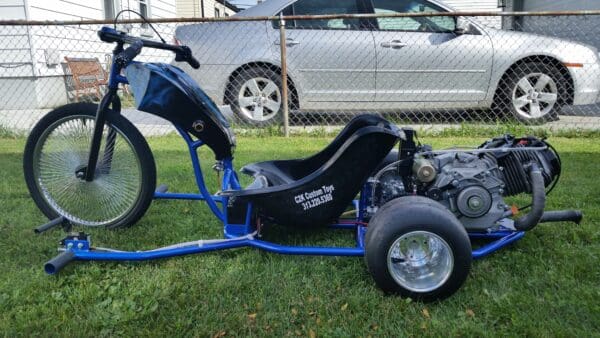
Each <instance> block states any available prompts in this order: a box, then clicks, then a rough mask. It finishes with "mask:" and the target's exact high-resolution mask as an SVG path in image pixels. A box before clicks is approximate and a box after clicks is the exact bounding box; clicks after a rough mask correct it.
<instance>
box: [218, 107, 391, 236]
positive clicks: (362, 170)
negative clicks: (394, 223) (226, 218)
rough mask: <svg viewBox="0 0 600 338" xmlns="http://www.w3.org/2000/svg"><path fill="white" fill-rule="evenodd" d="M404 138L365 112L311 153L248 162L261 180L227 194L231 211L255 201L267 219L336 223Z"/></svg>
mask: <svg viewBox="0 0 600 338" xmlns="http://www.w3.org/2000/svg"><path fill="white" fill-rule="evenodd" d="M398 138H399V130H398V128H397V127H396V126H394V125H392V124H391V123H389V122H388V121H387V120H385V119H383V118H381V117H378V116H374V115H361V116H357V117H355V118H354V119H352V120H351V121H350V122H349V123H348V125H347V126H346V127H345V128H344V129H343V130H342V131H341V132H340V134H339V135H338V136H337V137H336V138H335V139H334V140H333V141H332V142H331V143H330V144H329V145H328V146H327V147H326V148H325V149H323V150H322V151H321V152H319V153H317V154H315V155H313V156H311V157H308V158H305V159H293V160H280V161H267V162H260V163H254V164H250V165H247V166H245V167H244V168H242V172H244V173H246V174H249V175H252V176H254V177H255V179H256V180H255V182H254V183H253V184H252V185H251V186H249V187H248V188H247V189H244V190H238V191H225V192H223V193H222V194H223V195H226V196H229V197H231V199H230V203H229V208H231V209H230V210H228V214H231V215H234V214H240V215H243V214H245V212H244V211H243V210H239V209H240V208H242V209H244V210H245V205H246V204H247V203H248V202H251V203H252V204H253V206H254V207H255V210H256V211H257V212H258V213H259V214H260V215H261V217H264V218H269V219H272V220H273V221H274V222H276V223H278V224H282V225H295V226H316V225H321V224H325V223H328V222H330V221H333V220H335V219H336V218H337V217H338V216H339V215H340V214H341V213H342V212H343V211H344V209H345V208H346V207H347V206H348V205H349V204H350V202H351V201H352V199H354V197H355V196H356V195H357V193H358V192H359V190H360V188H361V186H362V185H363V184H364V182H365V180H366V179H367V178H368V176H369V174H371V172H372V171H373V170H374V169H375V168H376V167H377V166H378V165H379V163H380V162H381V160H382V159H383V158H385V156H386V155H387V154H388V153H389V152H390V150H391V149H392V147H393V146H394V144H396V142H397V141H398ZM236 209H238V210H236Z"/></svg>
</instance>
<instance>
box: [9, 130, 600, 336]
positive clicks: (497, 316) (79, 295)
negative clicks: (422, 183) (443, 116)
mask: <svg viewBox="0 0 600 338" xmlns="http://www.w3.org/2000/svg"><path fill="white" fill-rule="evenodd" d="M484 139H485V138H467V137H452V138H450V137H446V138H443V137H438V138H429V139H424V138H423V137H422V138H421V140H422V141H430V142H431V143H433V145H434V147H441V146H450V145H452V144H459V145H464V144H472V145H477V144H480V143H481V142H482V141H483V140H484ZM329 140H330V139H329V138H327V137H292V138H290V139H284V138H280V137H265V138H261V137H240V138H239V142H238V143H239V146H238V149H237V152H236V162H237V163H238V166H240V165H242V164H244V163H248V162H252V161H259V160H266V159H272V158H291V157H301V156H305V155H308V154H310V153H313V152H315V151H317V150H319V149H320V148H322V147H323V146H324V145H325V144H327V142H328V141H329ZM551 141H552V142H553V144H554V145H555V146H556V148H557V149H558V150H559V151H560V152H561V155H562V158H563V163H564V168H563V169H564V176H563V180H562V182H561V183H560V184H559V186H558V187H557V189H556V190H555V192H554V193H553V194H552V195H551V197H550V198H549V201H548V207H549V208H554V209H558V208H580V209H582V210H583V211H584V212H585V221H584V222H583V223H582V224H581V225H579V226H576V225H572V224H562V223H561V224H555V225H550V224H543V225H540V226H538V227H537V228H536V229H535V230H533V231H532V232H531V233H529V234H528V235H527V236H526V237H525V238H524V239H523V240H522V241H520V242H518V243H516V244H515V245H514V246H512V247H511V248H509V249H507V250H503V251H501V252H498V253H496V254H494V255H492V256H490V257H489V258H487V259H485V260H482V261H477V262H475V263H474V264H473V268H472V271H471V275H470V277H469V279H468V280H467V282H466V283H465V285H464V287H463V288H462V289H461V290H459V292H458V293H457V294H455V295H454V296H453V297H451V298H450V299H447V300H445V301H443V302H439V303H434V304H422V303H415V302H411V301H409V300H406V299H402V298H398V297H394V296H386V295H384V294H383V293H382V292H380V291H379V290H378V289H377V288H376V287H375V285H374V283H373V281H372V280H371V277H370V276H369V274H368V273H367V271H366V269H365V266H364V264H363V261H362V259H360V258H332V257H303V256H280V255H275V254H269V253H264V252H260V251H257V250H253V249H239V250H232V251H222V252H217V253H209V254H203V255H195V256H187V257H179V258H173V259H168V260H161V261H155V262H149V263H127V264H116V263H110V262H99V263H82V262H77V263H74V264H71V265H70V266H68V267H67V268H66V269H65V270H64V271H62V272H61V273H60V274H59V275H58V276H47V275H45V274H44V272H43V270H42V265H43V263H44V262H45V261H46V260H48V259H49V258H51V257H53V256H54V255H55V254H56V247H57V241H58V240H59V239H61V238H62V236H63V234H62V233H61V232H60V231H58V230H55V231H51V232H49V233H46V234H43V235H40V236H36V235H34V234H33V232H32V231H31V230H32V228H33V227H35V226H37V225H39V224H41V223H43V222H44V221H45V219H44V217H43V216H42V215H41V213H40V212H39V211H38V210H37V209H36V207H35V206H34V204H33V202H32V201H31V199H30V198H29V196H28V193H27V189H26V187H25V184H24V182H23V177H22V176H23V175H22V169H21V168H22V167H21V152H22V149H23V147H24V140H23V139H22V138H20V137H17V138H3V139H0V163H1V170H0V205H1V206H2V207H1V212H0V248H2V258H1V259H0V271H1V273H0V335H2V336H115V335H119V336H140V335H143V336H146V335H149V336H167V335H178V336H179V335H185V336H214V335H220V334H226V335H227V336H247V335H255V336H296V335H299V336H311V335H312V334H313V333H315V334H316V335H317V336H416V335H428V336H465V335H466V336H489V335H503V336H593V335H596V336H598V335H600V265H599V263H600V211H599V209H598V206H599V205H600V180H599V179H598V177H597V175H598V168H599V159H600V157H599V155H600V142H599V141H600V139H597V138H587V139H575V138H553V139H551ZM150 144H151V147H152V148H153V151H154V155H155V157H156V161H157V165H158V172H159V174H158V177H159V182H160V183H169V184H170V185H171V187H172V188H173V190H177V191H193V190H194V183H193V178H192V176H191V169H190V163H189V160H188V158H187V154H186V152H185V150H184V148H183V144H182V142H181V141H179V139H178V138H175V137H163V138H152V139H150ZM202 155H203V157H204V158H208V159H210V158H212V156H211V155H210V154H209V153H208V152H207V151H206V150H203V151H202ZM211 165H212V163H211V162H210V161H207V162H206V163H205V164H204V167H205V169H206V173H207V177H208V178H209V184H210V185H211V186H215V181H216V176H215V174H214V173H213V172H212V171H211V170H210V169H209V168H210V166H211ZM91 233H92V237H93V240H94V243H95V245H98V246H110V247H115V248H123V249H149V248H152V247H155V246H159V245H167V244H171V243H175V242H179V241H187V240H193V239H198V238H211V237H219V236H220V233H221V228H220V224H219V222H217V221H216V219H215V218H214V217H212V216H211V214H210V213H209V211H208V208H207V207H206V206H204V205H202V204H200V203H198V202H183V201H156V202H154V203H153V204H152V206H151V208H150V209H149V211H148V213H147V214H146V216H145V217H144V218H143V219H142V220H141V221H140V222H139V223H138V224H137V225H135V226H134V227H132V228H130V229H124V230H119V231H106V230H94V231H91ZM268 239H270V240H273V241H276V242H286V243H301V242H306V243H311V244H316V245H326V244H335V245H344V244H345V245H349V244H352V243H353V238H352V235H351V234H349V233H347V232H343V231H333V232H331V231H324V230H318V231H315V232H305V231H297V230H293V229H287V230H285V231H284V230H281V229H273V230H272V231H270V232H269V234H268Z"/></svg>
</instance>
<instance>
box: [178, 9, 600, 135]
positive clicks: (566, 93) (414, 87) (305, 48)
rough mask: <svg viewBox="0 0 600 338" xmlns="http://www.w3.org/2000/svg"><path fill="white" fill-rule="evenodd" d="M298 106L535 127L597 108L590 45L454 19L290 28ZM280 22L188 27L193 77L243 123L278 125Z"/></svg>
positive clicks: (599, 80)
mask: <svg viewBox="0 0 600 338" xmlns="http://www.w3.org/2000/svg"><path fill="white" fill-rule="evenodd" d="M451 11H452V9H451V8H450V7H448V6H447V5H445V4H443V3H441V2H438V1H433V0H405V1H400V0H267V1H265V2H262V3H260V4H258V5H257V6H254V7H251V8H249V9H247V10H245V11H243V12H241V13H239V14H237V16H239V17H255V16H276V15H279V14H280V13H283V14H284V15H292V14H293V15H301V14H352V13H403V12H451ZM285 25H286V42H285V43H286V46H287V67H288V75H289V89H290V106H291V108H292V109H294V110H301V111H309V112H310V111H333V112H335V111H346V112H347V111H400V110H417V109H418V110H436V109H494V110H496V111H498V112H501V113H503V114H509V115H512V116H514V117H515V118H517V119H518V120H520V121H524V122H528V123H542V122H544V121H548V120H551V119H555V118H556V116H557V114H558V111H559V110H560V108H561V107H562V106H563V105H567V104H568V105H584V104H592V103H595V102H597V101H598V96H599V92H600V58H599V55H598V51H597V50H596V49H595V48H593V47H590V46H586V45H583V44H579V43H574V42H570V41H567V40H562V39H557V38H552V37H546V36H541V35H534V34H527V33H521V32H514V31H503V30H497V29H493V28H488V27H484V26H482V25H481V24H480V23H478V22H476V21H475V20H470V19H466V18H462V17H461V18H454V17H444V16H439V17H401V18H389V17H388V18H377V19H365V18H361V19H358V18H356V19H331V20H288V21H287V22H286V23H285ZM279 37H280V32H279V22H276V21H275V22H265V21H243V22H218V23H203V24H193V25H184V26H180V27H178V28H177V30H176V35H175V38H176V39H178V40H180V41H181V42H182V43H184V44H186V45H188V46H190V47H191V48H192V49H193V52H194V55H195V56H197V57H198V58H199V60H200V63H201V64H202V67H201V68H200V69H199V70H192V69H186V70H187V71H189V74H191V75H192V76H193V77H194V78H195V80H197V81H198V82H199V83H200V85H201V86H202V87H203V88H204V89H205V90H206V92H207V93H208V94H209V95H210V96H211V97H212V98H213V99H214V100H215V101H216V102H217V103H218V104H229V105H231V108H232V110H233V111H234V112H235V113H236V114H237V115H238V116H239V117H240V118H241V119H243V120H244V121H246V122H249V123H253V124H259V125H260V124H268V123H273V122H274V121H277V120H278V119H279V118H281V111H282V109H281V108H282V98H281V88H282V81H281V76H280V74H281V56H280V45H279V43H280V41H279Z"/></svg>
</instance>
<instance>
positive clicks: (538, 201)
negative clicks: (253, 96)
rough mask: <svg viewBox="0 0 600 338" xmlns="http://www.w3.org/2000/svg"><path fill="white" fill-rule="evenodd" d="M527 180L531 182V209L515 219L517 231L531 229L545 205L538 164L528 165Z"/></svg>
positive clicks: (540, 217)
mask: <svg viewBox="0 0 600 338" xmlns="http://www.w3.org/2000/svg"><path fill="white" fill-rule="evenodd" d="M528 169H529V180H530V182H531V200H532V201H531V211H530V212H529V213H528V214H526V215H524V216H523V217H520V218H518V219H516V220H515V228H516V229H517V230H519V231H528V230H531V229H533V228H534V227H535V226H536V225H537V224H538V223H539V222H540V220H541V219H542V216H543V215H544V208H545V207H546V190H545V189H546V187H545V186H544V177H543V176H542V172H541V170H540V168H539V167H538V165H537V164H536V163H535V162H534V163H531V164H530V165H529V168H528Z"/></svg>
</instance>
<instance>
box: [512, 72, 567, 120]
mask: <svg viewBox="0 0 600 338" xmlns="http://www.w3.org/2000/svg"><path fill="white" fill-rule="evenodd" d="M557 100H558V89H557V86H556V82H554V80H553V79H552V78H551V77H550V76H548V75H546V74H544V73H531V74H529V75H526V76H524V77H523V78H521V80H519V82H517V84H516V86H515V88H514V89H513V92H512V104H513V107H514V108H515V110H516V112H517V114H519V116H521V117H523V118H525V119H535V118H540V117H542V116H545V115H546V114H548V113H549V112H550V111H551V110H552V109H553V108H554V106H555V105H556V101H557Z"/></svg>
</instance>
